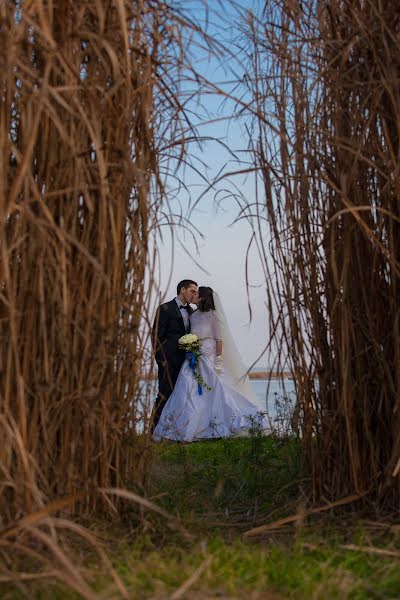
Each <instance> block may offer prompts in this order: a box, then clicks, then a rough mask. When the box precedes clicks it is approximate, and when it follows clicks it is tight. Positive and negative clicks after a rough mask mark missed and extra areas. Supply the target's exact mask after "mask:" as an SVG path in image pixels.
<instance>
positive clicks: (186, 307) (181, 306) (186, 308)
mask: <svg viewBox="0 0 400 600" xmlns="http://www.w3.org/2000/svg"><path fill="white" fill-rule="evenodd" d="M182 308H184V309H185V310H190V306H189V304H185V306H183V304H181V305H180V307H179V309H180V310H182Z"/></svg>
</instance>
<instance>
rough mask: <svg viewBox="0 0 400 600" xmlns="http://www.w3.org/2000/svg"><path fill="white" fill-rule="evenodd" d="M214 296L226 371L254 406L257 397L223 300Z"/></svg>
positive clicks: (236, 387)
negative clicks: (229, 322) (227, 317)
mask: <svg viewBox="0 0 400 600" xmlns="http://www.w3.org/2000/svg"><path fill="white" fill-rule="evenodd" d="M213 296H214V306H215V312H216V313H217V318H218V321H219V323H220V327H221V338H222V361H223V365H224V371H225V372H226V373H227V375H228V376H229V377H230V379H231V380H232V383H233V385H234V387H235V389H236V390H237V391H238V392H240V393H241V394H243V396H245V397H246V398H247V399H248V400H250V401H251V402H253V404H256V402H257V400H256V395H255V393H254V390H253V388H252V386H251V382H250V379H249V376H248V375H247V369H246V367H245V365H244V363H243V360H242V357H241V356H240V352H239V350H238V349H237V347H236V344H235V340H234V339H233V336H232V333H231V329H230V327H229V325H228V321H227V319H226V315H225V311H224V309H223V306H222V302H221V299H220V297H219V295H218V294H217V293H216V292H214V293H213Z"/></svg>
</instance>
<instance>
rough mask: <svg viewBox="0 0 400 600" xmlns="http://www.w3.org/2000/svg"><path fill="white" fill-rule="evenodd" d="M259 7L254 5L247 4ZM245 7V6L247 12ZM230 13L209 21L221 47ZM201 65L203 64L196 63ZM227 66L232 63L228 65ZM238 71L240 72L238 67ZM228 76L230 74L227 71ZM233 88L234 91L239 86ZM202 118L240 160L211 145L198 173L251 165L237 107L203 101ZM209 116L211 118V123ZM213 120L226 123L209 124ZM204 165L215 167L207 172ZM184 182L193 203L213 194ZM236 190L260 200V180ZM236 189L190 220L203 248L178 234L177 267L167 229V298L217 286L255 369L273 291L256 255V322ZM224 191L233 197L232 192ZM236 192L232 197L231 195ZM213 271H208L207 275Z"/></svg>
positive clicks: (192, 179)
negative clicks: (179, 290)
mask: <svg viewBox="0 0 400 600" xmlns="http://www.w3.org/2000/svg"><path fill="white" fill-rule="evenodd" d="M190 4H191V5H193V6H195V5H196V7H197V9H196V16H198V17H199V19H200V18H201V15H202V14H204V12H202V10H203V9H202V8H201V4H202V3H201V2H197V3H196V2H191V3H190ZM246 4H247V5H251V4H252V2H251V0H248V2H246ZM209 5H210V7H211V8H215V9H216V10H217V9H218V7H219V6H220V3H219V2H218V0H214V2H213V1H212V0H211V2H209ZM243 5H244V3H242V6H243ZM224 7H225V9H224V14H222V13H220V16H218V15H216V14H214V15H213V14H212V12H211V14H210V15H209V17H210V20H211V21H214V24H212V25H210V27H209V31H210V32H211V33H212V32H213V31H214V32H217V34H218V35H221V40H224V41H227V40H229V38H230V36H231V35H233V36H236V35H237V34H235V33H232V30H231V29H230V26H229V25H230V22H232V20H233V11H232V10H231V9H227V8H226V7H227V3H225V4H224ZM196 58H197V57H196ZM226 64H227V63H226ZM198 68H200V69H201V72H202V73H203V74H204V76H205V77H207V78H208V79H211V80H213V81H216V82H218V83H220V82H225V84H224V85H226V86H227V85H228V84H227V83H226V82H227V81H229V80H231V79H232V74H231V73H229V72H228V69H224V68H223V67H221V65H219V64H218V62H217V61H216V60H215V59H213V60H211V61H208V60H207V59H206V58H205V57H204V55H203V56H201V53H200V52H199V55H198ZM235 68H236V69H237V70H238V69H239V68H240V65H236V66H235ZM224 71H225V72H224ZM231 87H232V86H231ZM194 110H195V111H196V112H197V113H198V114H199V115H200V119H199V123H198V129H199V133H200V134H201V135H203V136H212V137H218V138H219V139H220V140H221V141H222V142H223V143H224V144H226V145H227V146H228V148H229V149H230V150H231V151H232V152H233V153H234V154H235V156H236V157H237V159H238V160H239V161H243V163H240V162H238V160H237V159H236V158H235V156H232V155H231V153H230V152H229V150H228V149H225V148H224V147H223V146H222V145H220V144H218V143H217V142H213V141H208V142H204V143H203V145H202V149H201V150H198V149H197V150H196V151H195V155H196V156H197V158H198V160H197V161H196V167H197V168H198V169H199V170H200V171H201V172H203V173H207V176H208V177H209V178H212V177H215V176H216V175H217V174H218V173H219V172H220V170H222V169H225V171H235V170H237V169H239V168H243V167H244V166H245V161H246V155H245V152H244V150H245V149H246V147H247V143H248V142H247V140H246V136H245V134H244V131H243V126H242V125H243V124H242V125H241V124H240V123H239V121H238V120H237V119H231V120H229V121H228V120H226V117H227V116H228V115H229V116H230V115H231V113H232V103H231V102H222V99H221V98H216V97H212V96H210V95H207V96H205V97H203V98H202V105H201V106H196V107H194ZM207 112H208V113H209V117H207ZM210 119H220V120H219V121H218V120H217V121H215V122H213V123H209V122H208V121H209V120H210ZM202 161H204V163H205V164H206V165H207V166H205V165H203V164H202ZM180 177H181V178H182V180H183V181H184V183H185V185H186V186H188V188H189V189H190V192H191V197H192V201H193V200H196V199H197V198H198V197H199V196H200V194H201V193H202V192H203V191H204V189H205V184H204V182H203V181H202V180H201V177H200V176H198V175H197V174H195V173H194V172H193V170H191V169H190V168H185V169H182V170H181V171H180ZM234 185H236V186H237V188H238V189H239V190H240V192H241V193H242V194H243V195H245V196H246V198H248V200H249V201H250V202H253V201H254V196H255V184H254V175H248V176H244V175H239V176H235V178H234ZM234 185H233V183H232V182H231V183H229V182H228V181H225V182H220V183H219V184H218V186H217V189H218V193H217V198H218V199H221V200H222V198H224V199H223V200H222V203H221V207H220V208H219V209H217V208H216V205H215V194H216V191H217V190H210V191H209V192H208V193H206V194H205V195H204V197H203V198H202V199H201V201H200V202H199V204H198V205H197V207H196V208H195V209H194V211H193V212H192V213H191V215H190V219H191V223H192V225H193V226H194V227H195V228H197V229H198V230H200V231H201V233H202V234H203V236H204V239H201V237H200V236H196V241H197V243H198V246H199V247H198V249H196V245H195V243H194V241H193V239H192V236H191V235H188V234H187V233H185V231H184V230H183V229H182V228H177V229H176V231H175V237H176V239H175V249H174V251H173V261H171V240H170V236H169V235H168V233H167V231H166V230H164V239H163V240H160V239H159V240H158V243H157V246H158V250H159V254H160V267H161V269H160V270H161V275H160V291H161V293H163V294H165V298H166V299H167V300H168V299H170V298H172V297H173V296H174V295H175V287H176V284H177V282H178V281H179V280H181V279H183V278H186V277H189V278H193V279H194V280H196V281H197V282H198V283H199V284H200V285H210V286H211V287H212V288H213V289H215V290H217V291H218V293H219V294H220V297H221V299H222V301H223V303H224V307H225V311H226V314H227V317H228V319H229V321H230V326H231V329H232V333H233V335H234V338H235V340H236V343H237V345H238V347H239V348H240V351H241V354H242V356H243V359H244V361H245V363H246V365H247V366H250V365H251V364H252V363H253V362H254V361H256V359H257V358H258V356H259V355H260V353H261V352H262V351H263V349H264V348H265V346H266V344H267V343H268V339H269V329H268V314H267V309H266V306H265V284H264V274H263V271H262V268H261V265H260V261H259V259H258V257H257V254H256V252H255V251H253V252H251V254H250V263H249V264H250V269H249V275H250V284H251V288H250V301H251V308H252V319H251V321H250V313H249V308H248V297H247V292H246V284H245V261H246V251H247V247H248V244H249V241H250V237H251V228H250V226H249V224H248V223H246V222H245V221H242V222H239V223H235V224H233V225H232V223H233V221H234V220H235V218H236V217H237V215H238V212H239V207H238V205H237V203H236V201H235V199H234V196H233V193H232V192H233V191H234ZM223 190H227V191H226V192H224V191H223ZM229 190H231V192H230V191H229ZM178 203H179V204H180V206H183V207H184V210H185V214H188V213H187V212H186V209H187V208H188V196H187V194H186V193H185V192H184V191H183V190H182V192H180V193H179V195H178V198H177V200H176V201H175V204H176V206H177V205H178ZM202 269H203V270H204V271H205V272H204V271H203V270H202ZM266 364H267V357H266V356H264V357H263V358H262V359H261V361H260V362H259V363H258V365H259V366H264V365H266Z"/></svg>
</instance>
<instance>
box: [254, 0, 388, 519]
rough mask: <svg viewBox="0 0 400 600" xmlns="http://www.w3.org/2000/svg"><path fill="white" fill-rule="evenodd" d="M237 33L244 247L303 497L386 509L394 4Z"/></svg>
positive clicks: (282, 5)
mask: <svg viewBox="0 0 400 600" xmlns="http://www.w3.org/2000/svg"><path fill="white" fill-rule="evenodd" d="M243 31H244V35H245V39H246V40H247V45H248V48H247V52H248V61H249V72H248V73H247V77H246V85H247V94H248V97H250V101H249V103H248V105H247V107H246V108H247V109H248V111H247V114H248V112H249V111H250V112H251V114H252V115H253V129H252V142H251V151H252V153H253V157H254V163H255V167H256V169H257V173H258V175H257V177H258V181H259V183H260V187H262V188H263V197H262V198H261V195H260V197H259V199H258V212H259V218H258V220H257V225H256V226H255V239H256V240H257V242H258V246H259V248H260V255H261V258H262V260H263V263H264V268H265V271H266V275H267V277H266V279H267V296H268V303H269V311H270V314H271V331H273V332H274V339H273V340H272V342H271V343H273V344H274V345H275V347H278V348H279V349H280V351H281V355H280V357H279V359H278V362H281V358H283V357H286V356H288V357H289V358H288V361H289V364H290V367H291V371H292V373H293V377H294V379H295V382H296V391H297V398H298V414H299V417H300V420H299V430H300V431H301V436H302V441H303V449H304V459H305V464H306V466H307V468H308V469H309V471H310V473H311V475H312V496H313V499H314V500H317V499H323V498H328V499H331V500H333V499H335V498H337V497H342V496H345V495H352V494H362V493H364V492H366V491H368V492H369V494H368V496H367V498H368V499H369V500H373V501H376V502H377V505H378V506H379V507H380V508H381V509H383V508H385V507H387V508H388V507H389V506H390V505H393V503H394V504H397V505H398V500H399V491H400V485H399V484H400V478H399V469H398V467H396V465H399V456H400V421H399V419H400V404H399V398H400V335H399V333H400V329H399V328H400V295H399V293H400V280H399V274H400V263H399V256H400V227H399V222H400V208H399V207H400V201H399V193H400V191H399V190H400V173H399V168H398V155H399V151H400V143H399V142H400V95H399V78H400V52H399V46H398V36H399V31H400V14H399V11H398V3H397V2H395V1H394V0H393V1H388V2H385V3H378V2H375V1H373V0H366V1H365V2H359V3H358V2H357V3H355V2H351V1H350V0H335V1H331V2H320V3H316V2H314V1H313V0H306V1H302V2H299V1H297V0H290V1H289V0H278V1H271V2H267V3H265V6H264V10H263V12H262V15H261V16H259V17H258V18H257V17H256V16H254V15H249V16H248V19H247V23H246V25H245V26H244V27H243ZM264 218H266V221H267V225H265V220H264ZM268 250H270V254H269V252H268ZM274 367H276V368H277V370H279V367H280V368H281V369H282V370H283V369H285V368H287V363H284V364H280V365H279V364H278V365H274Z"/></svg>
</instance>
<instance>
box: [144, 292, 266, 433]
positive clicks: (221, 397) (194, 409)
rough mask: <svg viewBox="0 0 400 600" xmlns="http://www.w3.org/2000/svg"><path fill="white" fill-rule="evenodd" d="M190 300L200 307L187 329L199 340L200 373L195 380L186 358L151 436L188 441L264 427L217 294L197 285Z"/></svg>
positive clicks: (191, 318) (263, 418)
mask: <svg viewBox="0 0 400 600" xmlns="http://www.w3.org/2000/svg"><path fill="white" fill-rule="evenodd" d="M193 303H194V304H197V307H198V309H197V310H196V311H194V312H193V313H192V315H191V317H190V332H191V333H192V334H195V335H197V337H198V338H199V340H200V356H199V359H198V365H197V368H198V372H199V375H200V377H197V380H196V379H195V376H194V370H193V365H190V362H189V361H188V360H185V362H184V363H183V365H182V368H181V370H180V373H179V376H178V379H177V382H176V385H175V388H174V390H173V392H172V394H171V396H170V397H169V398H168V401H167V403H166V404H165V407H164V409H163V411H162V413H161V417H160V420H159V422H158V424H157V426H156V428H155V429H154V432H153V439H155V440H161V439H169V440H175V441H187V442H191V441H194V440H200V439H204V438H220V437H228V436H233V435H240V434H242V435H243V434H245V433H246V432H248V430H249V429H252V428H254V427H258V428H261V429H266V428H267V423H266V418H265V417H264V416H263V414H262V413H260V412H259V411H258V409H257V407H256V406H255V404H254V403H253V402H252V401H251V400H253V399H254V400H255V396H254V393H253V390H252V389H251V386H250V381H249V378H248V377H247V376H245V375H244V374H245V368H244V367H243V365H242V363H241V360H240V356H239V353H238V351H237V350H236V347H235V344H234V341H233V338H232V336H231V333H230V330H229V327H228V325H227V323H226V319H225V314H224V311H223V308H222V303H221V301H220V299H219V297H218V295H217V294H216V293H215V292H213V290H212V289H211V288H210V287H204V286H200V287H199V289H198V294H197V295H196V296H195V297H194V299H193ZM199 382H200V383H201V385H200V383H199Z"/></svg>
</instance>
